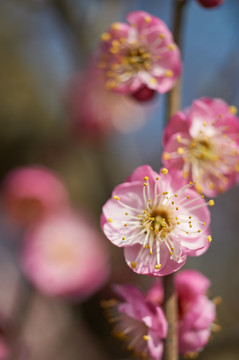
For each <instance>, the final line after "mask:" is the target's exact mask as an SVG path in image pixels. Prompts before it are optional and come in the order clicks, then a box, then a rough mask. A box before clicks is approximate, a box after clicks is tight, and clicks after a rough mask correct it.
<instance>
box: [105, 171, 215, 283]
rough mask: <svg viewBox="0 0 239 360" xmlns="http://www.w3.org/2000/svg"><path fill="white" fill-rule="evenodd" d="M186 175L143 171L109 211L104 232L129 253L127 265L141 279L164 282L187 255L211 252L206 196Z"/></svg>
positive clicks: (127, 184)
mask: <svg viewBox="0 0 239 360" xmlns="http://www.w3.org/2000/svg"><path fill="white" fill-rule="evenodd" d="M192 185H193V184H192V183H189V184H186V183H185V181H184V179H183V178H182V177H181V174H180V173H177V172H175V171H171V172H170V173H168V171H167V169H166V168H164V169H162V170H161V172H160V175H159V174H158V173H156V172H154V171H153V170H152V169H151V167H150V166H147V165H144V166H140V167H138V168H137V169H136V170H135V171H134V172H133V174H132V175H131V176H130V177H129V178H128V179H127V180H126V181H125V182H124V183H123V184H121V185H118V186H117V187H116V188H115V189H114V191H113V194H112V198H111V199H109V200H108V201H107V202H106V203H105V205H104V206H103V213H102V216H101V226H102V229H103V231H104V233H105V235H106V236H107V238H108V239H109V240H110V241H111V242H112V243H113V244H114V245H116V246H119V247H124V254H125V259H126V262H127V264H128V265H129V266H130V267H131V268H132V269H133V270H134V271H135V272H136V273H139V274H146V275H151V276H164V275H167V274H170V273H172V272H174V271H177V270H178V269H179V268H180V267H182V266H183V265H184V263H185V261H186V258H187V255H191V256H198V255H201V254H202V253H203V252H204V251H206V249H207V248H208V246H209V242H210V241H211V235H209V233H208V226H209V223H210V213H209V211H208V208H207V204H209V205H213V204H214V201H213V200H209V202H208V203H206V202H205V200H204V199H203V196H200V195H198V193H197V192H196V191H194V190H192V189H191V187H192Z"/></svg>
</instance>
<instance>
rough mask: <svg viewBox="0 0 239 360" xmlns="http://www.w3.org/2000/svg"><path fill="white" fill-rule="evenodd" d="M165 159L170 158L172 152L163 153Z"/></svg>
mask: <svg viewBox="0 0 239 360" xmlns="http://www.w3.org/2000/svg"><path fill="white" fill-rule="evenodd" d="M163 159H164V160H169V159H170V154H169V153H168V152H165V153H163Z"/></svg>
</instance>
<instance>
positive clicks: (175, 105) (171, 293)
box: [164, 0, 186, 360]
mask: <svg viewBox="0 0 239 360" xmlns="http://www.w3.org/2000/svg"><path fill="white" fill-rule="evenodd" d="M185 3H186V0H176V7H175V14H174V24H173V35H174V40H175V42H176V44H178V45H180V39H181V30H182V15H183V8H184V5H185ZM180 104H181V79H179V80H178V81H177V83H176V85H175V86H174V88H173V89H172V90H171V91H170V92H169V94H168V108H167V115H168V119H169V118H170V117H171V116H172V115H173V114H175V113H176V112H177V111H178V110H179V108H180ZM164 313H165V316H166V319H167V321H168V335H167V338H166V339H165V342H164V360H178V336H177V313H178V309H177V296H176V293H175V289H174V275H173V274H170V275H167V276H165V277H164Z"/></svg>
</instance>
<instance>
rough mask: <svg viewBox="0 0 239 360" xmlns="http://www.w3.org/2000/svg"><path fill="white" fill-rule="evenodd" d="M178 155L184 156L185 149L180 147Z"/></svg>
mask: <svg viewBox="0 0 239 360" xmlns="http://www.w3.org/2000/svg"><path fill="white" fill-rule="evenodd" d="M177 153H178V154H180V155H183V154H184V148H182V147H178V148H177Z"/></svg>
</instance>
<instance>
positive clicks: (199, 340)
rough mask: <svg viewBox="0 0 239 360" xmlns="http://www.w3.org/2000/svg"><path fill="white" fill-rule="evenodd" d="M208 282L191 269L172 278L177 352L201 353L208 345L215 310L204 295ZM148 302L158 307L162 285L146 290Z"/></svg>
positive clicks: (158, 284) (161, 298)
mask: <svg viewBox="0 0 239 360" xmlns="http://www.w3.org/2000/svg"><path fill="white" fill-rule="evenodd" d="M209 286H210V281H209V279H208V278H206V277H205V276H204V275H202V274H201V273H199V272H197V271H195V270H184V271H180V272H178V273H177V274H176V275H175V287H176V292H177V297H178V343H179V353H180V354H183V355H186V354H187V353H190V354H192V353H195V352H198V351H201V350H202V348H203V347H204V346H205V345H206V344H207V343H208V340H209V337H210V334H211V331H213V330H214V327H216V325H215V324H214V323H213V322H214V321H215V317H216V307H215V304H214V302H213V301H211V300H209V299H208V297H207V295H206V292H207V290H208V288H209ZM146 298H147V299H148V300H149V301H152V302H154V303H155V304H158V305H162V302H163V286H162V283H161V282H159V281H157V282H155V283H154V284H153V286H152V287H151V289H150V290H149V292H148V294H147V297H146Z"/></svg>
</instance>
